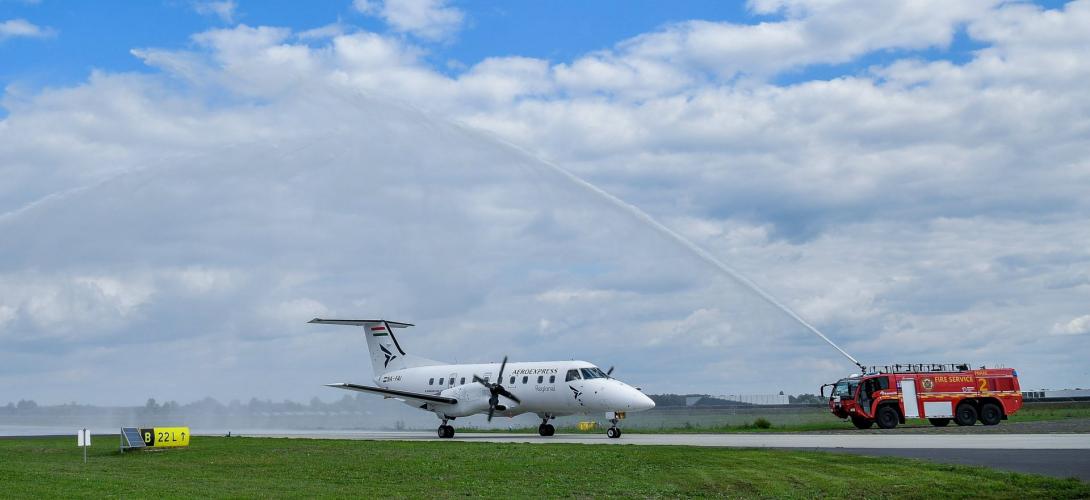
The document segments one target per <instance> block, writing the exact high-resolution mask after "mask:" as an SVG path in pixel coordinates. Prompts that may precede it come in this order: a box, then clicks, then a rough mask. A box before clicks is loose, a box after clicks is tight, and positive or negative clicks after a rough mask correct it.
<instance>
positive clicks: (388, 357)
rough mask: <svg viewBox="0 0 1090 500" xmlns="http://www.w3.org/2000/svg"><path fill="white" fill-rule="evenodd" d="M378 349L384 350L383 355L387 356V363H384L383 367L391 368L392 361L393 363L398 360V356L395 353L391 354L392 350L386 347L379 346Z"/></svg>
mask: <svg viewBox="0 0 1090 500" xmlns="http://www.w3.org/2000/svg"><path fill="white" fill-rule="evenodd" d="M372 330H373V328H372ZM376 335H377V334H376ZM383 335H386V334H385V333H383ZM378 347H379V349H382V354H383V355H384V356H386V363H384V364H383V365H382V366H383V367H384V368H389V367H390V362H391V361H393V360H395V359H397V355H396V354H394V353H392V352H390V350H389V349H387V348H386V346H385V345H382V344H379V346H378Z"/></svg>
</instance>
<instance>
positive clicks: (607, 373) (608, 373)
mask: <svg viewBox="0 0 1090 500" xmlns="http://www.w3.org/2000/svg"><path fill="white" fill-rule="evenodd" d="M610 375H613V367H612V366H610V367H609V369H608V370H606V376H607V377H608V376H610Z"/></svg>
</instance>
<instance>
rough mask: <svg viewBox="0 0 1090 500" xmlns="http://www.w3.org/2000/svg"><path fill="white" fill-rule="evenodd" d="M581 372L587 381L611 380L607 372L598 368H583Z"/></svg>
mask: <svg viewBox="0 0 1090 500" xmlns="http://www.w3.org/2000/svg"><path fill="white" fill-rule="evenodd" d="M580 371H581V372H583V378H585V379H587V380H590V379H592V378H609V377H607V376H606V374H605V372H603V371H602V370H600V369H598V368H582V369H580Z"/></svg>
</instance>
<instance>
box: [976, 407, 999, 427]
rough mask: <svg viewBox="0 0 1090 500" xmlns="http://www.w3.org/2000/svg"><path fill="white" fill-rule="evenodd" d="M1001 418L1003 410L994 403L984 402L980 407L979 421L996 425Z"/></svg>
mask: <svg viewBox="0 0 1090 500" xmlns="http://www.w3.org/2000/svg"><path fill="white" fill-rule="evenodd" d="M1000 420H1003V410H1001V409H999V405H997V404H995V403H985V404H984V405H982V406H981V407H980V423H982V424H984V425H996V424H998V423H999V421H1000Z"/></svg>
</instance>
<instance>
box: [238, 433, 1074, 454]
mask: <svg viewBox="0 0 1090 500" xmlns="http://www.w3.org/2000/svg"><path fill="white" fill-rule="evenodd" d="M246 435H247V436H268V437H293V438H314V439H364V440H399V441H451V440H450V439H439V438H438V437H437V436H436V435H435V434H434V433H432V432H423V431H418V432H379V431H358V432H351V431H341V432H267V433H262V432H258V433H250V434H246ZM453 441H475V442H492V443H534V444H547V443H575V444H611V445H619V444H635V445H678V446H714V447H732V448H811V449H830V448H833V449H835V448H852V449H890V448H896V449H959V450H963V449H1018V450H1090V434H954V435H904V434H900V435H882V434H860V435H844V434H803V433H798V434H795V433H767V434H742V433H739V434H638V433H626V434H624V435H623V436H621V437H620V438H619V439H609V438H607V437H606V435H605V434H604V433H600V434H558V435H556V436H552V437H541V436H538V435H535V434H517V433H510V434H500V433H472V432H460V433H458V434H456V435H455V437H454V439H453Z"/></svg>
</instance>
